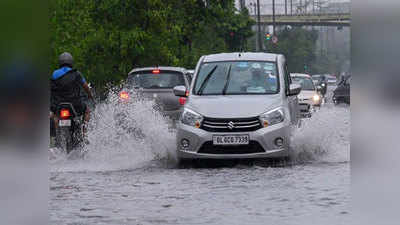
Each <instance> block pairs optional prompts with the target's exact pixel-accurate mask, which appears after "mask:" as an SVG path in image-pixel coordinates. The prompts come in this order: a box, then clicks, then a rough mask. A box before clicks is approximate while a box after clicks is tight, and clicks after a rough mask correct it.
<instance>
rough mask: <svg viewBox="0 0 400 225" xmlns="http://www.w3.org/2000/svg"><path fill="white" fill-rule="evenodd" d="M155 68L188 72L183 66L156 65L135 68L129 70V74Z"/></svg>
mask: <svg viewBox="0 0 400 225" xmlns="http://www.w3.org/2000/svg"><path fill="white" fill-rule="evenodd" d="M155 69H159V70H168V71H176V72H181V73H185V72H186V69H185V68H183V67H173V66H154V67H142V68H135V69H133V70H131V72H129V74H131V73H135V72H141V71H148V70H155ZM129 74H128V75H129Z"/></svg>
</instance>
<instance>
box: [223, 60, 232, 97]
mask: <svg viewBox="0 0 400 225" xmlns="http://www.w3.org/2000/svg"><path fill="white" fill-rule="evenodd" d="M231 67H232V65H229V69H228V75H226V83H225V86H224V89H223V90H222V95H225V94H226V90H227V89H228V86H229V82H230V81H231Z"/></svg>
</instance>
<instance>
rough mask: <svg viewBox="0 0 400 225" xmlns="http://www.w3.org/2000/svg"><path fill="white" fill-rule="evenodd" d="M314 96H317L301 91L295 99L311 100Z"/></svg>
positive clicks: (310, 92) (311, 92) (313, 93)
mask: <svg viewBox="0 0 400 225" xmlns="http://www.w3.org/2000/svg"><path fill="white" fill-rule="evenodd" d="M315 94H317V93H316V92H315V91H304V90H302V91H301V92H300V94H299V95H298V96H297V97H298V98H299V99H311V98H312V97H313V96H314V95H315Z"/></svg>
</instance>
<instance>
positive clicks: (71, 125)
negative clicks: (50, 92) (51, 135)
mask: <svg viewBox="0 0 400 225" xmlns="http://www.w3.org/2000/svg"><path fill="white" fill-rule="evenodd" d="M56 113H57V117H58V126H57V127H56V128H54V129H55V135H56V146H58V147H60V148H61V149H63V150H65V151H66V153H67V154H69V153H70V152H71V151H72V150H74V149H76V148H77V147H79V146H80V145H81V143H83V130H82V129H83V115H79V114H78V113H77V112H76V110H75V108H74V106H73V105H72V104H71V103H68V102H64V103H60V104H59V105H58V106H57V110H56Z"/></svg>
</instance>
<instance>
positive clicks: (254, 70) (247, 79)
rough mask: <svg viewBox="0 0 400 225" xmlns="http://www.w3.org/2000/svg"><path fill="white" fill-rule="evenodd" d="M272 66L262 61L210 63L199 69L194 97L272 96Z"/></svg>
mask: <svg viewBox="0 0 400 225" xmlns="http://www.w3.org/2000/svg"><path fill="white" fill-rule="evenodd" d="M278 88H279V83H278V76H277V69H276V64H275V63H274V62H263V61H235V62H212V63H204V64H203V65H201V67H200V70H199V73H198V75H197V76H196V81H195V87H194V93H196V94H198V95H201V94H203V95H221V94H226V95H235V94H241V95H242V94H243V95H245V94H276V93H278Z"/></svg>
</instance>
